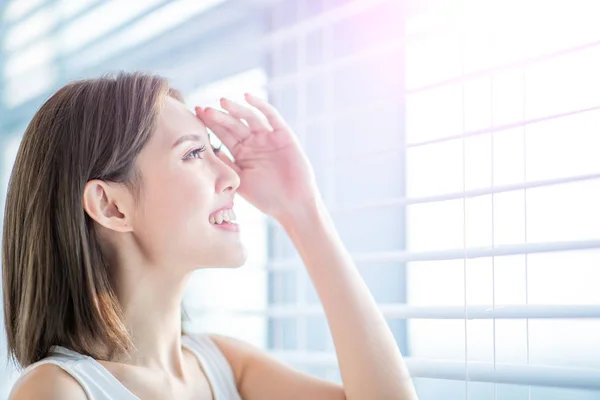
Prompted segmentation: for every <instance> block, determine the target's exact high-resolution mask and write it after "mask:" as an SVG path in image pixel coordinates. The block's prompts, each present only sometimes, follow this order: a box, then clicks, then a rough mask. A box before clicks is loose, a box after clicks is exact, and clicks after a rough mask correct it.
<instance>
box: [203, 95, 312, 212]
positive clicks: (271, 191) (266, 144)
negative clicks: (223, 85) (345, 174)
mask: <svg viewBox="0 0 600 400" xmlns="http://www.w3.org/2000/svg"><path fill="white" fill-rule="evenodd" d="M246 101H247V102H248V103H249V104H250V105H252V106H254V107H255V108H257V109H258V110H259V111H260V112H261V113H262V114H264V117H266V118H263V117H262V116H260V115H259V114H258V113H256V112H255V111H253V110H252V109H250V108H249V107H246V106H243V105H241V104H238V103H235V102H233V101H231V100H227V99H221V106H222V107H223V108H224V109H225V110H226V111H227V112H223V111H219V110H216V109H214V108H206V109H202V108H200V107H196V115H197V116H198V118H200V119H201V120H202V121H203V122H204V124H205V125H206V126H207V127H208V128H209V129H210V130H212V131H213V132H214V133H215V134H216V135H217V137H218V138H219V139H220V140H221V142H222V143H223V144H224V145H225V146H226V147H227V148H228V149H229V150H230V152H231V154H232V155H233V157H234V161H231V160H230V159H229V158H228V157H227V155H226V154H224V153H219V157H220V158H221V159H222V160H223V161H224V162H226V163H227V164H229V165H230V166H231V167H232V168H234V169H235V170H236V172H237V173H238V174H239V175H240V179H241V186H240V188H239V190H238V191H239V193H240V195H242V196H243V197H244V198H245V199H246V200H248V201H249V202H250V203H252V204H253V205H254V206H256V207H257V208H258V209H260V210H261V211H263V212H265V213H267V214H269V215H271V216H273V217H275V218H276V219H281V218H284V217H286V216H288V215H290V214H294V213H297V212H301V211H302V209H303V208H304V207H306V206H308V205H311V204H312V203H314V201H315V200H316V199H318V197H319V193H318V190H317V187H316V184H315V180H314V173H313V170H312V167H311V166H310V163H309V162H308V159H307V157H306V155H305V154H304V152H303V151H302V149H301V148H300V145H299V143H298V140H297V138H296V136H295V135H294V133H293V132H292V130H291V129H290V127H289V126H288V125H287V123H286V122H285V121H284V120H283V118H282V117H281V115H280V114H279V112H278V111H277V110H276V109H275V108H274V107H273V106H272V105H271V104H269V103H268V102H266V101H265V100H262V99H259V98H257V97H254V96H252V95H249V94H246Z"/></svg>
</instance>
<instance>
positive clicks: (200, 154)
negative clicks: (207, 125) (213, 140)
mask: <svg viewBox="0 0 600 400" xmlns="http://www.w3.org/2000/svg"><path fill="white" fill-rule="evenodd" d="M212 149H213V152H214V153H215V154H217V153H219V151H221V147H214V146H213V148H212ZM205 151H206V146H205V145H202V146H201V147H199V148H197V149H194V150H192V151H190V152H189V153H187V154H186V156H185V158H186V159H200V160H202V153H204V152H205ZM194 154H197V155H198V156H197V157H190V156H192V155H194Z"/></svg>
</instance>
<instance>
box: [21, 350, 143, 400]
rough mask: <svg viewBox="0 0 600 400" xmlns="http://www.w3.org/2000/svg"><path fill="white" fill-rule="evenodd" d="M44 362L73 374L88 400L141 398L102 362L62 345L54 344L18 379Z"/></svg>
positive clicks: (129, 399)
mask: <svg viewBox="0 0 600 400" xmlns="http://www.w3.org/2000/svg"><path fill="white" fill-rule="evenodd" d="M44 364H54V365H56V366H58V367H60V368H62V369H63V370H64V371H65V372H67V373H68V374H69V375H71V376H72V377H73V378H74V379H75V380H76V381H77V382H78V383H79V385H80V386H81V388H82V389H83V391H84V392H85V395H86V397H87V398H88V400H113V399H123V400H139V398H138V397H137V396H135V395H134V394H133V393H131V392H130V391H129V390H128V389H127V388H126V387H125V386H123V384H122V383H121V382H120V381H119V380H118V379H117V378H115V377H114V376H113V375H112V374H111V373H110V372H109V371H108V370H107V369H106V368H104V367H103V366H102V364H100V363H99V362H97V361H96V360H94V359H93V358H91V357H88V356H85V355H82V354H79V353H77V352H75V351H72V350H69V349H67V348H64V347H61V346H54V347H53V348H52V350H51V354H50V355H49V356H48V357H46V358H44V359H43V360H40V361H38V362H36V363H34V364H31V365H30V366H28V367H27V368H25V370H24V371H23V373H22V374H21V375H20V377H19V378H18V379H17V381H18V380H20V379H22V378H23V377H24V376H25V375H27V374H28V373H30V372H31V371H33V370H34V369H35V368H37V367H39V366H41V365H44ZM15 383H16V382H15Z"/></svg>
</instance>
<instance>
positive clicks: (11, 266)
mask: <svg viewBox="0 0 600 400" xmlns="http://www.w3.org/2000/svg"><path fill="white" fill-rule="evenodd" d="M171 94H172V93H171V92H170V89H169V87H168V83H167V81H166V80H165V79H164V78H161V77H159V76H154V75H148V74H142V73H133V74H130V73H119V74H116V75H111V76H105V77H102V78H99V79H89V80H82V81H76V82H73V83H70V84H68V85H66V86H65V87H63V88H62V89H60V90H59V91H58V92H56V93H55V94H54V95H53V96H52V97H50V99H49V100H47V101H46V102H45V103H44V104H43V105H42V107H41V108H40V109H39V111H38V112H37V113H36V114H35V116H34V117H33V120H32V121H31V123H30V124H29V126H28V127H27V130H26V131H25V134H24V136H23V139H22V141H21V144H20V147H19V150H18V153H17V156H16V160H15V164H14V167H13V170H12V174H11V177H10V181H9V185H8V193H7V198H6V208H5V211H4V231H3V241H2V282H3V292H4V319H5V326H6V333H7V337H8V350H9V354H10V356H11V358H12V359H13V360H16V361H17V362H18V363H19V364H20V365H21V366H22V367H26V366H28V365H30V364H32V363H34V362H36V361H38V360H40V359H41V358H43V357H45V356H47V355H48V353H49V350H50V348H51V347H52V346H53V345H60V346H65V347H68V348H70V349H72V350H74V351H77V352H79V353H82V354H85V355H89V356H91V357H93V358H96V359H100V360H105V359H107V358H108V357H110V356H111V355H115V354H123V353H125V352H127V351H128V350H129V349H131V338H130V336H129V333H128V331H127V328H126V326H125V323H124V320H123V315H122V311H121V307H120V306H119V302H118V299H117V296H116V294H115V290H114V284H113V282H112V274H111V268H110V265H109V264H108V261H107V258H106V257H105V256H104V255H103V254H102V252H101V251H100V243H99V241H98V237H97V235H96V233H95V230H94V223H93V220H92V219H91V218H90V217H89V216H88V215H87V213H86V212H85V210H84V208H83V190H84V187H85V185H86V183H87V182H88V181H89V180H92V179H100V180H104V181H110V182H118V183H122V184H124V185H127V187H129V188H130V189H131V190H132V191H133V193H134V196H139V195H140V187H141V185H142V183H143V182H141V177H140V174H139V173H138V171H136V168H135V159H136V156H137V155H138V154H139V153H140V151H141V150H142V148H143V147H144V145H145V144H146V143H147V142H148V140H149V138H150V136H151V134H152V132H153V131H154V129H155V127H156V122H157V117H158V115H159V113H160V111H161V108H162V106H163V103H164V99H165V97H166V96H169V95H171ZM173 97H179V96H178V94H177V93H175V96H173Z"/></svg>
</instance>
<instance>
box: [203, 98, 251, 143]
mask: <svg viewBox="0 0 600 400" xmlns="http://www.w3.org/2000/svg"><path fill="white" fill-rule="evenodd" d="M221 115H226V114H224V113H222V112H220V111H217V110H215V109H212V108H209V107H207V108H205V109H202V108H201V107H196V116H197V117H198V118H200V120H202V122H204V124H205V125H206V127H207V128H208V129H210V130H211V131H213V132H214V134H215V135H217V137H218V138H219V140H220V141H221V142H223V144H224V145H225V146H227V148H228V149H229V150H231V151H233V149H234V147H235V146H236V145H237V144H238V143H239V142H240V141H241V140H243V134H240V133H239V132H240V131H241V130H242V129H245V130H248V127H246V126H244V124H242V123H241V122H240V121H237V123H239V124H240V125H242V127H237V126H236V125H235V124H232V123H231V121H230V120H229V119H227V118H222V117H221ZM227 116H228V117H229V118H230V119H233V120H235V118H233V117H232V116H229V115H227ZM223 121H224V122H223ZM230 127H232V128H234V129H235V128H237V130H236V131H235V132H234V131H233V130H232V129H231V128H230ZM249 134H250V133H248V134H247V135H249Z"/></svg>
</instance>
